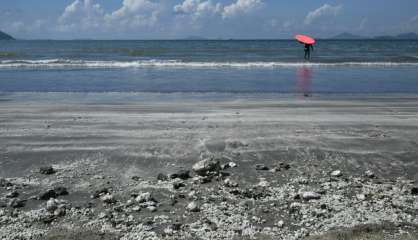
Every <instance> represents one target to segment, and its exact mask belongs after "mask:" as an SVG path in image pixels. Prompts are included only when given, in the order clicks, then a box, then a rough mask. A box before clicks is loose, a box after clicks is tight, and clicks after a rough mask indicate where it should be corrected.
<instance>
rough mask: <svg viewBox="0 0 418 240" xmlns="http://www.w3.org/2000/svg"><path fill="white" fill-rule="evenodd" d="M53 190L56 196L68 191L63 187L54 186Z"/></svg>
mask: <svg viewBox="0 0 418 240" xmlns="http://www.w3.org/2000/svg"><path fill="white" fill-rule="evenodd" d="M54 191H55V193H56V195H57V196H65V195H68V191H67V189H66V188H65V187H56V188H54Z"/></svg>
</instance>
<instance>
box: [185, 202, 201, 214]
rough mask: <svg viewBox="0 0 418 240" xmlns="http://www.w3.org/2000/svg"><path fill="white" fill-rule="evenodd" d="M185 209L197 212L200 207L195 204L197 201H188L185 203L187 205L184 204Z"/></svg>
mask: <svg viewBox="0 0 418 240" xmlns="http://www.w3.org/2000/svg"><path fill="white" fill-rule="evenodd" d="M186 209H187V210H188V211H189V212H199V211H200V208H199V206H198V205H197V203H196V202H194V201H193V202H190V203H189V204H187V206H186Z"/></svg>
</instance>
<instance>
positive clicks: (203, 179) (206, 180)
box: [199, 176, 213, 184]
mask: <svg viewBox="0 0 418 240" xmlns="http://www.w3.org/2000/svg"><path fill="white" fill-rule="evenodd" d="M212 178H213V177H212V176H204V177H200V178H199V182H200V183H201V184H206V183H210V182H212Z"/></svg>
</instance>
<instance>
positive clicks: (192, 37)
mask: <svg viewBox="0 0 418 240" xmlns="http://www.w3.org/2000/svg"><path fill="white" fill-rule="evenodd" d="M181 40H208V39H207V38H204V37H200V36H189V37H186V38H183V39H181Z"/></svg>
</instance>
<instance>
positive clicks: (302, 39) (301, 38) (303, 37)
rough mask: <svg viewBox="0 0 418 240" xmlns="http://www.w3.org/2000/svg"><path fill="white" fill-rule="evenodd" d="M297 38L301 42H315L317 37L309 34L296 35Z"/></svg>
mask: <svg viewBox="0 0 418 240" xmlns="http://www.w3.org/2000/svg"><path fill="white" fill-rule="evenodd" d="M295 39H296V40H297V41H298V42H300V43H304V44H315V39H313V38H311V37H309V36H306V35H296V36H295Z"/></svg>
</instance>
